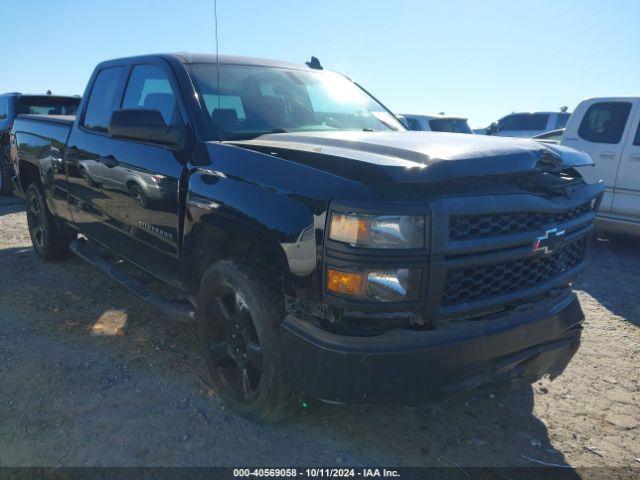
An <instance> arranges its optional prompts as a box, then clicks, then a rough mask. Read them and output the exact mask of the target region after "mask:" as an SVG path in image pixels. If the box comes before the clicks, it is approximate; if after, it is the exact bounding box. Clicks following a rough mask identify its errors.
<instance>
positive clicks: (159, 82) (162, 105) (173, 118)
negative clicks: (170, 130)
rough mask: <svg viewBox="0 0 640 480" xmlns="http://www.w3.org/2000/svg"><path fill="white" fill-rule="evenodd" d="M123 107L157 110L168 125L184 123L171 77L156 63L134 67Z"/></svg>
mask: <svg viewBox="0 0 640 480" xmlns="http://www.w3.org/2000/svg"><path fill="white" fill-rule="evenodd" d="M122 108H126V109H137V108H140V109H146V110H157V111H159V112H160V113H161V114H162V118H163V119H164V122H165V123H166V124H167V125H182V119H181V117H180V113H179V112H178V105H177V103H176V97H175V94H174V92H173V89H172V88H171V82H170V81H169V77H168V76H167V74H166V73H165V71H164V70H163V69H162V68H160V67H158V66H156V65H137V66H136V67H134V68H133V71H132V72H131V76H130V77H129V82H128V83H127V88H126V90H125V93H124V100H123V101H122Z"/></svg>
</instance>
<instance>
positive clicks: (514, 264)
mask: <svg viewBox="0 0 640 480" xmlns="http://www.w3.org/2000/svg"><path fill="white" fill-rule="evenodd" d="M586 245H587V238H586V237H582V238H581V239H579V240H575V241H573V242H571V243H568V244H566V245H564V246H562V247H560V248H559V249H557V250H556V251H555V252H553V253H551V254H549V255H535V256H531V257H527V258H521V259H518V260H511V261H507V262H502V263H494V264H488V265H479V266H473V267H461V268H453V269H450V270H449V271H448V272H447V275H446V278H445V285H444V290H443V294H442V305H445V306H447V305H455V304H459V303H464V302H471V301H477V300H484V299H487V298H492V297H498V296H502V295H507V294H509V293H513V292H518V291H521V290H526V289H528V288H533V287H536V286H538V285H542V284H544V283H546V282H548V281H550V280H552V279H554V278H556V277H558V276H559V275H561V274H562V273H564V272H567V271H569V270H572V269H574V268H575V267H577V266H578V264H580V262H581V261H582V260H583V258H584V254H585V247H586Z"/></svg>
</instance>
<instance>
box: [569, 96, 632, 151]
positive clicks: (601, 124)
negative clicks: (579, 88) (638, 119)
mask: <svg viewBox="0 0 640 480" xmlns="http://www.w3.org/2000/svg"><path fill="white" fill-rule="evenodd" d="M629 112H631V104H630V103H629V102H599V103H594V104H593V105H591V106H590V107H589V108H588V109H587V113H585V114H584V118H583V119H582V122H581V123H580V128H579V129H578V135H580V137H581V138H583V139H584V140H587V141H589V142H595V143H611V144H615V143H619V142H620V140H621V139H622V133H623V132H624V127H625V126H626V125H627V119H628V118H629Z"/></svg>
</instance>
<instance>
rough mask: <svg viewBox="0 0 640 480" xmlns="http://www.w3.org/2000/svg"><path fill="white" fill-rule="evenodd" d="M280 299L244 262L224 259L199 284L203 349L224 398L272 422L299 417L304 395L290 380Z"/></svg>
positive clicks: (249, 415) (262, 420) (256, 419)
mask: <svg viewBox="0 0 640 480" xmlns="http://www.w3.org/2000/svg"><path fill="white" fill-rule="evenodd" d="M281 303H282V302H281V296H280V295H278V294H277V292H274V291H273V290H272V289H271V288H269V286H268V285H267V283H266V282H265V281H264V280H262V279H260V277H259V275H258V272H257V270H256V269H255V267H253V266H252V265H251V264H250V263H249V262H248V261H246V260H222V261H219V262H217V263H215V264H213V265H212V266H211V267H209V269H208V270H207V271H206V272H205V274H204V277H203V279H202V282H201V284H200V291H199V294H198V306H197V320H198V329H199V334H200V347H201V350H202V354H203V356H204V357H205V360H206V362H207V366H208V367H209V371H210V373H211V376H212V379H213V383H214V385H215V387H216V389H217V391H218V394H219V395H220V397H221V398H222V399H223V400H224V401H225V402H226V403H227V405H229V407H230V408H231V410H233V411H234V412H235V413H237V414H238V415H241V416H243V417H245V418H247V419H249V420H251V421H254V422H257V423H274V422H278V421H281V420H284V419H285V418H287V417H289V416H291V415H293V414H295V413H296V412H297V410H298V405H299V400H300V395H299V393H298V392H297V391H296V390H295V389H294V388H293V387H292V386H291V385H290V384H289V382H288V381H287V375H286V370H285V368H284V361H283V356H282V350H281V349H280V345H279V335H278V330H277V324H278V322H279V321H280V320H281V319H282V317H283V309H282V307H281Z"/></svg>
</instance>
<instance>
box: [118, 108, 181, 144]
mask: <svg viewBox="0 0 640 480" xmlns="http://www.w3.org/2000/svg"><path fill="white" fill-rule="evenodd" d="M184 130H185V129H184V127H178V126H174V125H167V124H166V123H165V121H164V118H162V114H161V113H160V112H159V111H158V110H147V109H142V108H135V109H122V110H114V112H113V113H112V114H111V119H110V120H109V135H110V136H111V137H116V138H126V139H129V140H140V141H142V142H150V143H159V144H162V145H169V146H177V145H178V144H179V143H180V142H181V140H182V137H183V133H184Z"/></svg>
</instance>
